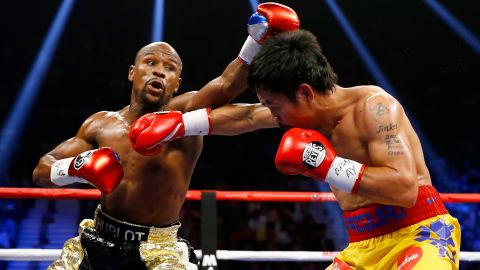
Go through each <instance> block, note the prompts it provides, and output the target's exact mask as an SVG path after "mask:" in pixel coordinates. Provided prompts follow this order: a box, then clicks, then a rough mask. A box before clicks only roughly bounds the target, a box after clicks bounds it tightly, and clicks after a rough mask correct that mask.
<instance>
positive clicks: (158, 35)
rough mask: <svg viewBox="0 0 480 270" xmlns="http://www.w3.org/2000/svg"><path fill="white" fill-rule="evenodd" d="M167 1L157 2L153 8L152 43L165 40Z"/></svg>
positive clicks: (160, 0)
mask: <svg viewBox="0 0 480 270" xmlns="http://www.w3.org/2000/svg"><path fill="white" fill-rule="evenodd" d="M164 11H165V0H155V3H154V7H153V26H152V40H151V41H152V42H156V41H162V40H163V14H164Z"/></svg>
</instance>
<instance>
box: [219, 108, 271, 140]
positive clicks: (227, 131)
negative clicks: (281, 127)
mask: <svg viewBox="0 0 480 270" xmlns="http://www.w3.org/2000/svg"><path fill="white" fill-rule="evenodd" d="M210 121H211V125H212V126H211V128H210V135H223V136H234V135H239V134H242V133H246V132H251V131H255V130H258V129H263V128H274V127H278V122H277V121H275V119H274V118H273V116H272V114H271V112H270V110H269V109H268V108H267V107H265V106H263V105H261V104H260V103H256V104H241V103H239V104H229V105H225V106H223V107H220V108H218V109H215V110H213V111H211V112H210Z"/></svg>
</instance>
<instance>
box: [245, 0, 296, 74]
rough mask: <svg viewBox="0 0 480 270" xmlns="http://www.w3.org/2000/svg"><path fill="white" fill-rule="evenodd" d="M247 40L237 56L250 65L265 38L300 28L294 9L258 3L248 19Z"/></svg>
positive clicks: (275, 4)
mask: <svg viewBox="0 0 480 270" xmlns="http://www.w3.org/2000/svg"><path fill="white" fill-rule="evenodd" d="M247 26H248V34H249V36H248V37H247V40H246V41H245V43H244V44H243V47H242V49H241V50H240V53H239V55H238V58H239V59H240V60H241V61H242V62H244V63H245V64H247V65H250V63H251V62H252V59H253V57H254V56H255V55H256V54H257V52H258V51H259V50H260V48H261V44H263V42H265V40H266V39H268V38H270V37H271V36H272V35H275V34H276V33H282V32H288V31H294V30H297V29H299V28H300V19H299V18H298V16H297V13H295V11H294V10H293V9H291V8H289V7H287V6H285V5H282V4H278V3H274V2H268V3H263V4H260V5H258V7H257V12H256V13H254V14H253V15H252V16H250V18H249V20H248V24H247Z"/></svg>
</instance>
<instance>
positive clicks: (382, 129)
mask: <svg viewBox="0 0 480 270" xmlns="http://www.w3.org/2000/svg"><path fill="white" fill-rule="evenodd" d="M395 129H397V124H392V123H390V124H388V125H379V126H378V129H377V134H379V133H380V132H387V131H394V130H395Z"/></svg>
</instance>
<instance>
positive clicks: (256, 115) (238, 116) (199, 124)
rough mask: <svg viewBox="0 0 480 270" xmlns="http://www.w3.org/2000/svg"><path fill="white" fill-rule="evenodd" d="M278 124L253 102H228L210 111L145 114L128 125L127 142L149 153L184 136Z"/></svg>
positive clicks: (226, 132)
mask: <svg viewBox="0 0 480 270" xmlns="http://www.w3.org/2000/svg"><path fill="white" fill-rule="evenodd" d="M273 127H278V123H277V121H276V120H275V119H274V118H273V117H272V114H271V113H270V110H269V109H268V108H267V107H264V106H262V105H261V104H260V103H257V104H230V105H225V106H223V107H220V108H218V109H215V110H213V111H211V110H210V109H209V108H203V109H199V110H195V111H190V112H186V113H182V112H180V111H164V112H156V113H149V114H146V115H143V116H142V117H140V118H139V119H137V120H136V121H135V122H134V123H133V124H132V127H131V128H130V133H129V138H130V143H131V145H132V147H133V149H135V151H137V152H139V153H140V154H142V155H146V156H153V155H157V154H158V153H160V151H161V144H162V143H164V142H169V141H174V140H176V139H180V138H183V137H186V136H199V135H200V136H205V135H225V136H233V135H238V134H242V133H246V132H250V131H254V130H257V129H261V128H273Z"/></svg>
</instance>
